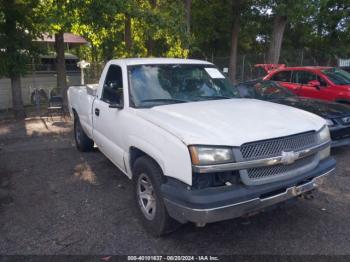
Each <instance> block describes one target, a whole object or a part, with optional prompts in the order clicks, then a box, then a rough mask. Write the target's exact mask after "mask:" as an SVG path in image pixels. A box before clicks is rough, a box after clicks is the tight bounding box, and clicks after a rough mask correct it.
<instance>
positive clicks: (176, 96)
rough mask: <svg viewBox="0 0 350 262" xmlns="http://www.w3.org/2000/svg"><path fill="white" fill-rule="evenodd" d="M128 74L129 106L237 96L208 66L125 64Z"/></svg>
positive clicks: (217, 73)
mask: <svg viewBox="0 0 350 262" xmlns="http://www.w3.org/2000/svg"><path fill="white" fill-rule="evenodd" d="M128 77H129V85H130V89H129V92H130V105H131V106H133V107H152V106H159V105H167V104H174V103H185V102H192V101H203V100H216V99H230V98H234V97H238V93H237V91H235V89H234V88H233V86H232V85H231V84H230V82H229V81H228V79H227V78H226V77H225V76H224V75H223V74H221V72H220V71H219V70H218V69H216V68H215V67H213V66H211V65H196V64H190V65H189V64H162V65H136V66H129V67H128Z"/></svg>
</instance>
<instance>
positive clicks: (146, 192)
mask: <svg viewBox="0 0 350 262" xmlns="http://www.w3.org/2000/svg"><path fill="white" fill-rule="evenodd" d="M133 177H134V188H135V192H134V196H135V197H136V199H135V203H136V206H137V209H138V213H139V216H140V218H141V221H142V223H143V224H144V226H145V227H146V229H147V230H148V231H149V232H150V233H151V234H152V235H154V236H157V237H158V236H162V235H165V234H167V233H170V232H172V231H174V230H175V229H176V228H177V227H178V226H179V225H180V224H179V223H178V222H177V221H175V220H174V219H172V218H171V217H170V216H169V214H168V212H167V210H166V207H165V205H164V201H163V197H162V194H161V191H160V187H161V184H162V179H163V174H162V171H161V169H160V167H159V166H158V165H157V164H156V163H155V162H154V161H153V159H151V158H149V157H147V156H143V157H140V158H138V159H137V160H136V161H135V164H134V168H133Z"/></svg>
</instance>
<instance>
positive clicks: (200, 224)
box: [196, 222, 206, 227]
mask: <svg viewBox="0 0 350 262" xmlns="http://www.w3.org/2000/svg"><path fill="white" fill-rule="evenodd" d="M205 225H206V223H203V222H197V223H196V227H205Z"/></svg>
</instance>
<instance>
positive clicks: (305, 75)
mask: <svg viewBox="0 0 350 262" xmlns="http://www.w3.org/2000/svg"><path fill="white" fill-rule="evenodd" d="M312 80H317V77H316V75H315V74H314V73H311V72H308V71H296V72H295V73H294V77H293V82H295V83H298V84H302V85H307V84H308V83H309V82H310V81H312Z"/></svg>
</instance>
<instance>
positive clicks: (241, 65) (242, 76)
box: [211, 50, 338, 82]
mask: <svg viewBox="0 0 350 262" xmlns="http://www.w3.org/2000/svg"><path fill="white" fill-rule="evenodd" d="M229 59H230V57H229V56H226V57H213V58H212V59H211V60H212V61H211V62H213V63H214V64H215V65H217V66H218V67H219V68H220V69H221V70H223V68H228V65H229ZM266 63H267V61H266V55H265V54H239V55H238V57H237V75H236V79H237V81H238V82H242V81H247V80H250V79H255V78H259V77H263V76H265V75H266V73H265V72H264V71H263V70H262V69H261V68H256V67H255V65H256V64H266ZM280 63H281V64H285V65H286V66H337V64H338V57H337V56H334V55H331V54H327V53H324V52H318V51H308V50H294V51H282V53H281V55H280Z"/></svg>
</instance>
